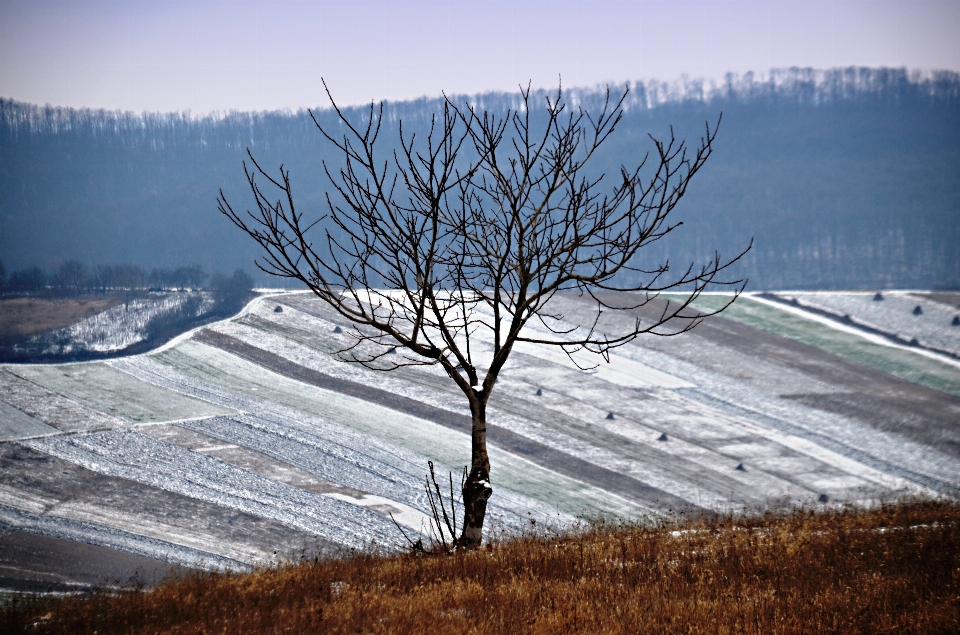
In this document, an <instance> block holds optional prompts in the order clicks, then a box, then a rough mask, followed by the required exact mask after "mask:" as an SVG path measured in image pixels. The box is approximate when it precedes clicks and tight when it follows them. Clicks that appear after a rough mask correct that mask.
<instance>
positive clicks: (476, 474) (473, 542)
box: [457, 399, 493, 551]
mask: <svg viewBox="0 0 960 635" xmlns="http://www.w3.org/2000/svg"><path fill="white" fill-rule="evenodd" d="M486 409H487V408H486V403H483V400H481V399H476V400H473V399H472V400H471V404H470V410H471V411H472V415H473V429H472V434H471V456H470V474H469V475H468V476H467V480H466V482H465V483H464V484H463V516H464V518H463V533H462V534H461V535H460V539H459V540H458V541H457V546H458V547H459V548H460V549H464V550H466V551H473V550H474V549H476V548H478V547H479V546H480V543H481V541H482V540H483V519H484V517H485V516H486V514H487V500H489V499H490V495H491V494H493V487H491V485H490V457H488V456H487V413H486Z"/></svg>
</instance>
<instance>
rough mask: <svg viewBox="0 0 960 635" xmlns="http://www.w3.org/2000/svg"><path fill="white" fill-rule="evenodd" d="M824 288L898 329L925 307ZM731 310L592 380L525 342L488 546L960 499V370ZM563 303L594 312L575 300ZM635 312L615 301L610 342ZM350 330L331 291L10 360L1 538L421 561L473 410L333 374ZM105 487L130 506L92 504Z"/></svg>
mask: <svg viewBox="0 0 960 635" xmlns="http://www.w3.org/2000/svg"><path fill="white" fill-rule="evenodd" d="M806 296H810V297H809V298H807V299H809V301H810V303H811V304H813V302H814V300H817V301H818V302H819V301H821V300H820V298H821V296H823V297H826V298H827V300H829V302H827V301H826V300H824V301H822V304H820V305H818V306H824V307H825V308H828V309H829V310H832V311H838V310H842V311H843V312H844V313H849V314H851V315H852V316H853V317H854V318H857V319H859V317H858V316H859V315H863V316H864V317H863V320H864V321H867V320H868V317H869V318H870V319H872V320H874V322H872V323H876V324H877V326H878V327H883V328H886V327H890V328H894V326H895V325H896V324H901V323H900V322H896V321H895V319H900V317H902V316H900V317H898V316H899V314H898V313H897V311H899V310H900V309H899V308H898V307H900V305H901V304H903V302H901V300H904V302H907V301H909V302H914V301H915V300H909V299H908V298H909V297H912V296H904V297H903V298H900V297H899V296H898V295H897V294H887V296H886V297H887V300H884V302H882V303H880V302H877V303H875V304H871V302H872V296H869V297H867V300H866V302H864V301H862V298H860V297H859V296H856V294H847V296H850V297H847V296H842V297H841V294H806ZM806 296H805V297H806ZM801 301H804V302H805V301H806V299H802V300H801ZM916 303H921V302H920V301H915V304H916ZM881 304H882V305H883V307H886V308H883V309H882V311H880V310H877V311H879V312H875V313H874V314H870V315H868V314H867V311H872V310H874V309H873V307H874V306H875V305H881ZM932 304H933V303H932V302H927V303H923V305H924V307H925V308H924V313H923V316H919V317H921V318H925V317H926V316H929V318H930V320H931V324H934V326H930V327H929V333H930V334H925V333H927V332H926V331H924V332H921V331H914V333H915V335H912V336H916V337H920V336H923V337H925V338H927V340H924V341H930V342H933V341H934V339H932V338H933V335H931V334H936V333H938V332H940V331H938V330H937V329H938V328H939V329H940V330H941V331H942V330H943V329H942V328H941V327H939V326H936V325H935V321H936V319H937V317H938V316H939V315H940V313H939V312H942V311H940V309H939V308H936V307H933V306H932ZM928 305H930V306H931V308H929V310H928V309H927V308H926V307H927V306H928ZM278 306H279V307H280V308H281V310H280V311H279V312H277V311H276V308H277V307H278ZM858 307H860V308H858ZM909 308H910V309H911V310H912V308H913V307H912V306H911V307H909ZM734 309H736V311H734V310H733V309H731V313H730V316H731V317H734V318H735V321H726V320H715V321H712V322H707V323H705V324H704V325H703V326H702V327H700V328H698V329H697V330H695V331H694V332H692V333H689V334H686V335H683V336H679V337H672V338H650V339H643V340H640V341H638V342H637V343H635V344H632V345H628V346H624V347H622V348H620V349H618V350H617V351H615V353H614V354H613V355H612V356H611V360H610V363H609V364H603V365H601V366H599V367H597V368H595V369H591V370H587V371H584V370H581V369H579V368H578V367H577V366H576V365H575V364H573V363H572V362H571V361H570V360H569V359H567V358H566V356H564V355H563V354H562V353H561V354H559V355H558V354H556V353H557V351H550V350H544V349H542V348H537V347H532V346H528V347H520V348H518V349H517V350H516V351H515V352H514V355H513V356H512V358H511V360H510V362H509V363H508V365H507V367H506V368H505V369H504V371H503V373H502V375H501V379H500V382H499V383H498V385H497V392H496V393H495V395H494V397H493V399H492V400H491V404H490V407H489V409H488V421H489V435H490V443H491V448H490V456H491V462H492V466H493V468H492V482H493V485H494V491H495V494H494V497H493V499H491V501H490V507H489V516H488V518H489V521H490V523H489V527H490V530H491V531H490V535H492V536H502V535H516V534H518V533H521V532H524V531H528V530H529V529H530V528H531V527H533V526H536V527H537V528H538V530H539V529H540V528H544V527H546V528H547V529H548V530H550V529H560V528H563V527H570V526H572V525H574V524H576V523H578V522H582V519H592V518H617V519H623V520H630V521H639V522H650V521H654V520H656V519H657V518H658V517H661V516H663V515H669V514H672V513H676V511H677V510H680V509H687V510H691V511H697V510H718V511H734V512H741V511H750V510H757V509H768V508H770V507H771V506H781V505H788V506H794V505H823V504H827V505H833V504H837V505H842V504H848V503H849V504H867V505H869V504H875V503H876V502H877V501H881V500H884V499H889V498H891V497H896V496H903V495H910V496H913V495H924V496H931V495H932V496H949V497H957V496H960V431H958V430H957V428H958V427H960V424H958V422H960V397H958V396H956V395H955V394H951V391H950V390H947V391H946V392H944V391H943V390H940V389H939V388H938V386H939V384H936V382H938V381H939V382H941V383H943V385H946V386H948V387H949V386H954V385H956V386H960V367H956V366H950V365H939V366H936V367H935V368H934V367H932V366H929V364H933V363H934V362H932V361H931V360H929V359H928V358H924V357H922V356H921V355H919V354H918V353H914V352H911V351H908V350H899V349H891V350H894V351H895V354H896V355H897V356H898V357H896V359H893V358H889V359H888V358H884V357H882V355H886V354H888V353H887V352H884V353H876V351H874V350H873V349H864V348H862V346H863V343H862V338H859V336H858V335H856V334H855V333H847V332H845V331H842V330H836V329H834V330H831V329H830V327H829V326H825V325H823V324H820V323H817V322H814V321H805V320H804V318H803V317H802V316H798V315H795V314H792V313H788V312H784V311H780V310H779V309H777V308H776V307H771V306H766V305H761V304H760V303H758V302H750V301H745V302H744V303H743V305H742V306H736V307H734ZM557 310H558V312H559V313H562V314H563V316H564V317H563V319H564V320H566V321H567V322H568V323H569V324H575V323H577V322H580V321H583V320H585V319H589V307H588V306H587V305H585V304H584V302H583V301H582V300H580V299H577V298H560V299H559V300H558V305H557ZM858 311H859V312H860V313H857V312H858ZM914 317H915V316H913V315H912V314H911V313H910V312H907V317H906V318H904V320H905V321H904V323H905V324H910V321H909V320H911V319H914ZM941 317H942V316H941ZM634 319H635V316H633V315H630V314H628V312H608V314H605V315H604V317H603V320H602V321H601V323H600V328H602V329H605V330H606V331H607V332H611V333H614V332H616V331H617V330H618V329H621V328H624V327H626V326H628V325H630V324H632V322H633V320H634ZM884 320H886V321H884ZM941 321H942V320H941ZM881 322H882V324H881ZM338 324H340V321H339V320H338V319H337V317H336V316H335V315H333V314H331V312H330V311H329V310H328V309H326V308H325V307H324V306H322V305H321V304H319V303H318V302H317V301H316V300H315V299H313V298H312V297H311V296H309V295H305V294H285V295H279V296H274V297H265V298H259V299H257V300H255V301H254V302H253V304H252V305H251V306H250V307H248V309H247V310H245V311H244V312H242V313H241V314H240V315H239V316H237V317H235V318H234V319H231V320H226V321H223V322H219V323H216V324H214V325H210V326H209V327H207V328H206V329H204V330H202V331H200V332H198V333H196V334H194V335H193V336H192V337H187V338H184V339H183V340H182V341H177V342H175V343H173V344H172V345H170V346H167V347H165V348H164V349H162V350H158V351H154V352H153V353H150V354H147V355H140V356H135V357H128V358H121V359H114V360H111V361H109V362H100V363H84V364H69V365H60V366H53V365H51V366H27V365H21V366H14V365H10V366H6V367H4V368H2V369H0V387H3V388H4V389H3V390H2V391H0V439H6V440H4V441H0V466H2V469H3V479H2V482H0V527H3V528H5V529H7V530H20V531H24V532H31V533H36V534H44V535H49V536H55V537H60V538H66V539H69V540H76V541H80V542H88V543H93V544H98V545H102V546H105V547H110V548H113V549H119V550H122V551H128V552H132V553H137V554H140V555H144V556H147V557H150V558H155V559H161V560H165V561H168V562H173V563H178V564H182V565H184V566H190V567H198V566H202V567H226V568H243V567H246V566H249V565H251V564H257V563H263V562H266V561H269V560H270V558H271V557H281V556H290V555H293V551H295V550H296V549H298V548H301V547H302V548H304V549H306V548H307V547H306V546H307V545H310V544H314V545H320V546H323V547H329V548H341V549H344V548H361V547H365V546H367V545H369V544H371V543H372V542H376V543H377V544H378V545H379V546H380V547H381V548H385V549H397V548H402V547H403V545H404V544H405V543H404V539H403V538H402V536H401V535H400V531H399V530H398V529H397V527H396V525H395V522H396V523H399V524H400V525H401V526H402V527H404V530H405V531H408V532H410V531H413V532H414V533H416V532H417V531H419V530H426V516H425V515H424V513H425V512H427V501H426V497H425V494H424V491H423V484H424V475H425V472H426V466H427V461H433V462H434V463H435V464H436V466H437V468H438V471H439V473H440V474H441V475H443V476H444V478H445V477H446V474H447V472H448V471H451V472H453V473H454V475H456V474H458V473H459V470H460V469H461V468H462V466H463V465H464V464H465V463H466V462H467V461H468V459H469V453H470V452H469V434H468V432H469V426H468V421H469V413H468V409H467V407H466V402H465V399H464V398H463V396H462V395H461V394H459V392H458V390H457V389H456V387H455V386H454V385H452V383H451V382H450V381H449V379H448V378H446V377H444V376H443V374H442V373H440V372H438V370H437V369H435V368H430V367H417V368H403V369H399V370H397V371H395V372H391V373H379V372H375V371H371V370H367V369H364V368H362V367H360V366H357V365H350V364H345V363H342V362H339V361H337V360H336V359H335V358H334V356H333V353H335V352H336V351H337V350H339V349H341V348H343V347H344V346H345V345H347V344H349V338H348V336H347V335H346V334H345V333H337V332H335V328H336V326H337V325H338ZM896 328H899V329H900V330H901V331H903V330H904V329H905V328H906V327H903V326H898V327H896ZM946 328H947V329H948V330H949V329H950V328H951V327H950V326H949V321H948V322H947V326H946ZM898 332H900V331H898ZM958 332H960V330H958ZM943 337H945V336H941V339H940V340H936V341H937V342H938V343H939V345H941V346H943V345H944V343H946V344H949V343H950V341H952V340H949V338H947V339H943ZM796 342H802V344H803V346H800V347H799V348H798V346H799V345H798V344H796ZM951 345H953V344H951ZM805 347H806V348H805ZM888 348H889V347H888ZM889 354H894V353H889ZM858 355H859V356H860V358H862V359H866V360H868V361H869V360H874V361H876V359H880V361H879V362H876V363H873V362H871V364H872V365H871V364H867V365H863V362H862V361H859V358H857V356H858ZM872 355H873V356H876V355H881V357H876V358H875V357H871V356H872ZM891 360H892V361H891ZM580 361H584V360H580ZM885 364H886V365H889V366H890V367H891V368H893V369H894V370H896V372H893V371H891V370H886V367H885V366H884V365H885ZM924 364H927V365H928V366H924ZM904 368H906V370H903V369H904ZM930 368H934V370H932V371H931V370H929V369H930ZM918 369H919V370H918ZM925 369H927V370H925ZM910 373H914V374H915V375H917V376H922V377H924V378H927V380H929V381H926V383H924V381H916V380H915V379H913V375H910ZM930 377H933V379H930ZM931 382H932V384H934V385H931ZM925 386H930V387H925ZM932 388H938V389H937V390H932ZM871 391H873V392H871ZM538 393H539V394H538ZM883 400H887V401H884V402H883V403H882V404H881V403H880V402H881V401H883ZM108 490H109V491H116V492H121V491H122V492H125V493H124V494H122V495H121V494H112V495H106V494H104V495H103V496H97V495H96V494H95V492H99V491H103V492H106V491H108ZM131 492H134V494H131ZM187 509H193V510H195V511H192V512H189V513H185V512H184V511H183V510H187ZM204 510H206V511H204ZM204 518H206V520H204ZM534 523H535V525H534Z"/></svg>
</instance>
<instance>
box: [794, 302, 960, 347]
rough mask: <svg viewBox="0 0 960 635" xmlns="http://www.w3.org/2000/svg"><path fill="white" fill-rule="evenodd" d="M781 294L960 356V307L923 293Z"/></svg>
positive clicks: (905, 338)
mask: <svg viewBox="0 0 960 635" xmlns="http://www.w3.org/2000/svg"><path fill="white" fill-rule="evenodd" d="M781 295H783V296H785V297H787V296H789V297H791V298H793V297H795V298H797V301H798V302H799V303H800V304H801V306H804V305H805V306H811V307H815V308H818V309H824V310H827V311H830V312H831V313H834V314H838V315H849V316H850V317H851V318H852V319H853V320H854V321H855V322H859V323H861V324H865V325H867V326H871V327H873V328H876V329H879V330H881V331H883V332H885V333H892V334H895V335H898V336H900V337H901V338H903V339H904V340H906V341H908V342H909V341H910V340H913V339H916V340H917V342H919V343H920V344H921V345H923V346H927V347H931V348H935V349H939V350H942V351H949V352H951V353H953V354H955V355H960V325H954V324H953V320H954V318H956V317H957V316H960V309H958V308H957V307H955V306H950V305H947V304H943V303H941V302H936V301H933V300H931V299H930V298H929V297H924V296H923V295H921V294H917V293H908V292H904V291H887V292H884V293H882V294H881V296H880V297H882V298H883V299H882V300H875V299H874V298H875V297H876V296H875V293H856V292H843V293H841V292H816V293H815V292H809V291H803V292H794V293H789V294H781Z"/></svg>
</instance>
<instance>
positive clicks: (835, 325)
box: [749, 295, 960, 368]
mask: <svg viewBox="0 0 960 635" xmlns="http://www.w3.org/2000/svg"><path fill="white" fill-rule="evenodd" d="M749 297H750V300H752V301H753V302H756V303H758V304H763V305H766V306H769V307H773V308H776V309H779V310H780V311H783V312H785V313H790V314H792V315H796V316H798V317H802V318H804V319H805V320H809V321H811V322H816V323H817V324H822V325H824V326H828V327H830V328H832V329H834V330H836V331H840V332H842V333H846V334H848V335H855V336H857V337H859V338H862V339H863V340H865V341H867V342H870V343H871V344H877V345H878V346H886V347H888V348H895V349H898V350H901V351H908V352H910V353H914V354H916V355H921V356H923V357H927V358H929V359H933V360H936V361H938V362H941V363H943V364H947V365H948V366H953V367H954V368H960V360H957V359H953V358H951V357H949V356H947V355H942V354H940V353H937V352H935V351H929V350H926V349H924V348H919V347H912V346H904V345H903V344H897V343H896V342H893V341H891V340H890V339H888V338H886V337H883V336H881V335H877V334H876V333H870V332H868V331H865V330H863V329H859V328H857V327H856V326H850V325H847V324H843V323H842V322H838V321H837V320H834V319H831V318H828V317H826V316H823V315H817V314H816V313H813V312H811V311H808V310H806V309H804V308H803V307H794V306H790V305H786V304H783V303H781V302H776V301H774V300H769V299H767V298H761V297H759V296H756V295H751V296H749ZM804 299H805V300H806V298H804ZM944 328H952V327H950V326H945V327H944ZM937 342H938V343H939V340H937ZM950 345H951V346H954V344H953V343H952V342H951V343H950ZM951 352H956V351H951Z"/></svg>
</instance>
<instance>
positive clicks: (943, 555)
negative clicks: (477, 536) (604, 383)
mask: <svg viewBox="0 0 960 635" xmlns="http://www.w3.org/2000/svg"><path fill="white" fill-rule="evenodd" d="M958 523H960V507H958V506H957V505H956V504H955V503H951V504H945V503H934V502H919V503H901V504H895V505H888V506H884V507H881V508H877V509H874V510H872V511H851V510H834V511H830V512H825V513H820V514H813V513H810V512H805V511H800V512H794V513H791V514H788V515H782V516H777V515H775V514H767V515H766V516H764V517H762V518H753V519H750V518H736V519H732V518H729V517H719V518H713V519H710V520H703V519H701V520H687V521H679V522H676V523H674V524H671V525H667V526H663V527H659V528H653V529H651V528H641V527H634V526H622V527H617V526H597V527H594V528H592V529H590V530H589V531H586V532H583V533H580V534H570V535H563V536H557V537H549V536H544V535H538V534H536V532H533V533H532V534H531V535H529V536H528V537H525V538H522V539H518V540H514V541H509V542H505V543H501V544H495V545H492V546H491V547H489V548H488V549H486V550H481V551H480V552H476V553H470V554H456V555H453V556H424V555H401V556H391V557H385V556H377V555H375V554H363V555H357V556H354V557H352V558H346V559H333V560H315V561H307V562H302V563H298V564H290V565H287V566H282V567H279V568H272V569H264V570H259V571H256V572H254V573H252V574H244V575H223V574H203V575H196V576H191V577H187V578H185V579H182V580H178V581H169V582H168V583H166V584H163V585H161V586H160V587H158V588H156V589H153V590H149V591H143V590H139V591H134V592H132V593H128V594H122V595H109V594H94V595H93V596H90V597H68V598H61V599H53V600H45V601H43V602H37V603H29V602H28V603H26V604H23V601H22V600H21V603H20V604H19V605H13V606H12V607H8V608H7V609H6V610H5V611H4V613H3V614H2V621H0V624H3V628H4V629H5V631H6V632H9V633H20V632H30V633H51V634H52V633H80V632H85V633H90V632H96V633H99V634H100V635H104V634H107V633H241V632H242V633H286V632H291V633H310V632H324V633H427V632H429V633H438V634H439V633H574V632H576V633H638V632H645V633H820V632H830V633H886V632H897V633H948V632H957V631H958V629H960V604H958V601H957V597H958V593H960V550H958V547H960V524H958Z"/></svg>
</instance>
